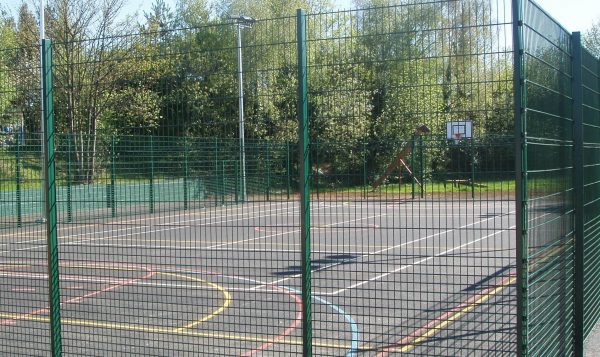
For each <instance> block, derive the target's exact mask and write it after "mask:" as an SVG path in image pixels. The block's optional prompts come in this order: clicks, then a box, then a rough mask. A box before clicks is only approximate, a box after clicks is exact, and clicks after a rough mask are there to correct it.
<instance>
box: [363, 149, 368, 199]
mask: <svg viewBox="0 0 600 357" xmlns="http://www.w3.org/2000/svg"><path fill="white" fill-rule="evenodd" d="M362 169H363V170H362V171H363V172H362V173H363V177H362V181H363V198H367V191H368V188H367V178H368V175H367V143H366V142H364V141H363V142H362Z"/></svg>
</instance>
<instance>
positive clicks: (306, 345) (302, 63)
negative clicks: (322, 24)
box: [296, 10, 313, 357]
mask: <svg viewBox="0 0 600 357" xmlns="http://www.w3.org/2000/svg"><path fill="white" fill-rule="evenodd" d="M296 26H297V35H296V36H297V42H298V138H299V148H298V154H299V155H298V167H299V168H300V170H299V171H300V172H299V179H300V239H301V250H302V252H301V254H302V257H301V264H302V355H303V356H305V357H309V356H312V354H313V348H312V344H313V337H312V336H313V331H312V294H311V276H312V270H311V266H312V265H311V256H310V252H311V237H310V227H311V226H310V213H311V210H310V156H309V154H310V137H309V117H308V56H307V49H308V48H307V37H306V14H305V12H304V10H298V11H297V12H296Z"/></svg>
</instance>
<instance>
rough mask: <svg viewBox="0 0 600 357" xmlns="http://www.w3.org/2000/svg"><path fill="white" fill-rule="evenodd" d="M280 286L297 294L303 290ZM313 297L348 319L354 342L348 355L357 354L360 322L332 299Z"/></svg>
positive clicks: (351, 356) (350, 356)
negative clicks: (331, 300)
mask: <svg viewBox="0 0 600 357" xmlns="http://www.w3.org/2000/svg"><path fill="white" fill-rule="evenodd" d="M280 288H283V289H287V290H289V291H292V292H294V293H296V294H300V293H301V291H298V290H296V289H292V288H288V287H284V286H280ZM313 299H315V300H317V301H318V302H320V303H321V304H325V305H327V306H329V307H331V308H332V309H333V310H335V312H337V313H338V314H340V315H342V316H344V319H345V320H346V321H348V323H349V324H350V331H351V332H352V342H351V344H350V349H349V350H348V352H346V357H354V356H356V354H357V353H358V341H359V340H360V332H359V330H358V324H357V323H356V321H354V318H352V316H351V315H350V314H348V313H347V312H346V311H344V309H342V308H341V307H339V306H338V305H336V304H334V303H332V302H330V301H327V300H325V299H323V298H321V297H319V296H314V295H313Z"/></svg>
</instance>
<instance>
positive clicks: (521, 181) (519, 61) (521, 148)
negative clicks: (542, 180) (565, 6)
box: [512, 0, 529, 356]
mask: <svg viewBox="0 0 600 357" xmlns="http://www.w3.org/2000/svg"><path fill="white" fill-rule="evenodd" d="M512 18H513V20H512V35H513V36H512V37H513V91H514V93H513V94H514V99H513V102H514V116H515V144H516V147H515V149H516V155H515V179H516V185H515V196H516V197H515V201H516V204H515V210H516V218H515V232H516V240H517V242H516V243H517V244H516V252H515V253H516V262H517V326H516V328H517V336H516V337H517V355H518V356H527V354H528V349H529V347H528V344H529V340H528V335H529V328H528V314H529V309H528V307H529V297H528V285H529V275H528V251H529V242H528V219H529V213H528V193H527V191H528V189H527V170H528V168H527V134H526V133H527V117H526V112H525V108H526V107H527V103H526V95H525V90H526V89H525V85H524V84H525V83H524V81H525V73H524V70H525V68H524V66H525V61H524V47H523V8H522V3H521V0H512Z"/></svg>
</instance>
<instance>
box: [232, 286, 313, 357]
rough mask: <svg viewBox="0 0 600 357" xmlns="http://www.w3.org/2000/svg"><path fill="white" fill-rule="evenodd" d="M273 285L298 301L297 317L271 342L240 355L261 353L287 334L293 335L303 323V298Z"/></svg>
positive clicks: (244, 356) (246, 356) (246, 355)
mask: <svg viewBox="0 0 600 357" xmlns="http://www.w3.org/2000/svg"><path fill="white" fill-rule="evenodd" d="M272 287H273V289H275V290H278V291H283V292H284V293H285V294H287V295H288V296H290V297H291V298H292V299H294V301H295V302H296V306H298V307H299V309H298V311H297V313H296V319H295V320H294V322H293V323H292V324H291V325H290V326H288V327H287V328H286V329H285V330H284V331H283V332H282V333H281V334H280V335H278V336H276V337H274V338H273V339H272V340H271V341H269V342H265V343H263V344H261V345H260V346H258V347H256V348H253V349H251V350H248V351H246V352H244V353H242V354H241V355H240V357H248V356H252V355H255V354H257V353H259V352H261V351H264V350H266V349H267V348H269V347H271V346H273V345H274V344H275V343H277V342H279V341H281V340H282V339H284V338H286V337H287V336H289V335H291V334H292V332H294V330H296V329H297V328H298V326H300V324H301V323H302V299H301V298H300V297H299V296H298V295H297V294H294V293H292V292H291V291H290V290H287V289H282V288H280V287H277V286H274V285H273V286H272Z"/></svg>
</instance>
